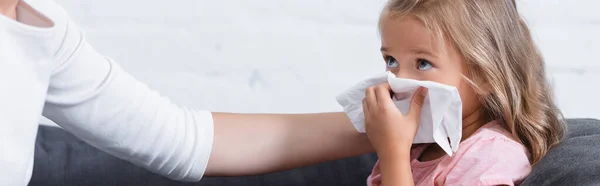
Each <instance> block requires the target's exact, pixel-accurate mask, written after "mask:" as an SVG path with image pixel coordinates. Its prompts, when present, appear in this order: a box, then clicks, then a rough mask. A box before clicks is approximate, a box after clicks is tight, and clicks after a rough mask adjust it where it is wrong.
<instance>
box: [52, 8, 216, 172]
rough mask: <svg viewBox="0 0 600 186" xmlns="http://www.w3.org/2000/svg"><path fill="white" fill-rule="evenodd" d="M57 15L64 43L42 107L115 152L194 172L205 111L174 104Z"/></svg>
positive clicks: (206, 144) (207, 147) (207, 117)
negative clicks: (101, 52)
mask: <svg viewBox="0 0 600 186" xmlns="http://www.w3.org/2000/svg"><path fill="white" fill-rule="evenodd" d="M61 21H62V22H61ZM55 22H56V24H57V25H59V26H60V25H62V26H60V27H62V28H61V31H60V32H59V33H61V34H59V35H62V36H57V37H59V39H57V40H61V42H60V43H62V44H61V45H60V46H57V52H56V55H55V62H56V64H57V65H56V66H55V67H54V69H53V71H52V74H51V79H50V85H49V89H48V94H47V98H46V103H45V106H44V110H43V115H44V116H45V117H47V118H49V119H51V120H53V121H54V122H55V123H57V124H58V125H60V126H61V127H62V128H64V129H65V130H67V131H69V132H71V133H72V134H74V135H75V136H77V137H78V138H80V139H82V140H83V141H85V142H87V143H89V144H91V145H92V146H94V147H96V148H98V149H101V150H103V151H105V152H107V153H109V154H112V155H114V156H116V157H118V158H121V159H124V160H127V161H130V162H132V163H134V164H136V165H138V166H141V167H144V168H146V169H148V170H150V171H152V172H155V173H158V174H161V175H164V176H167V177H169V178H171V179H175V180H181V181H198V180H200V179H201V178H202V175H203V173H204V171H205V169H206V166H207V163H208V159H209V155H210V151H211V149H212V143H213V135H214V131H213V118H212V114H211V112H209V111H199V110H190V109H187V108H185V107H182V106H178V105H175V104H173V103H172V102H171V101H170V100H169V99H168V98H165V97H161V96H160V95H159V94H158V93H157V92H155V91H153V90H151V89H150V88H149V87H148V86H146V85H145V84H143V83H141V82H140V81H138V80H136V79H135V78H134V77H132V76H131V75H129V74H128V73H126V72H125V71H124V70H123V69H122V68H120V67H119V65H118V64H117V63H115V62H114V61H113V60H111V59H110V58H107V57H105V56H102V55H100V54H99V53H98V52H97V51H95V50H94V48H92V47H91V46H90V44H88V42H86V40H85V37H84V34H83V33H82V32H81V31H80V29H79V28H77V26H76V25H75V24H74V23H73V22H72V21H71V20H70V19H68V18H67V19H64V20H55Z"/></svg>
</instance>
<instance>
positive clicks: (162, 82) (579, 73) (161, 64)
mask: <svg viewBox="0 0 600 186" xmlns="http://www.w3.org/2000/svg"><path fill="white" fill-rule="evenodd" d="M56 1H58V2H59V3H60V4H62V5H63V6H64V7H65V9H66V10H67V11H68V12H70V14H71V15H72V17H73V18H74V19H75V21H76V22H77V23H78V24H79V25H80V26H81V27H82V28H83V29H84V30H85V31H86V33H87V36H88V40H89V41H90V42H91V43H92V44H93V45H94V46H95V47H96V49H97V50H98V51H100V52H101V53H103V54H105V55H107V56H110V57H112V58H114V59H115V60H116V61H118V62H119V63H120V64H121V65H122V66H123V67H124V68H125V69H126V70H128V71H129V72H130V73H131V74H133V75H134V76H135V77H137V78H138V79H140V80H142V81H143V82H145V83H147V84H149V85H150V86H151V87H152V88H155V89H157V90H158V91H160V92H161V93H162V94H163V95H166V96H168V97H170V98H172V99H173V100H174V101H175V102H176V103H179V104H183V105H186V106H188V107H192V108H198V109H210V110H214V111H229V112H323V111H339V110H341V108H340V107H339V106H338V105H337V103H336V102H335V99H334V97H335V96H336V95H337V94H338V93H339V92H340V91H342V90H344V89H346V88H347V87H349V86H351V85H353V84H354V83H356V82H357V81H358V80H360V79H362V78H364V77H368V76H371V75H373V74H375V73H378V72H381V71H382V70H383V69H382V68H381V67H382V66H381V63H382V62H381V57H380V54H379V51H378V49H379V38H378V35H377V30H376V23H377V18H378V14H379V12H380V10H381V8H382V5H383V2H384V1H383V0H253V1H247V0H228V1H217V0H171V1H164V0H101V1H100V0H85V1H81V0H56ZM519 6H520V7H521V9H522V13H523V14H525V16H526V18H527V20H528V22H529V24H530V25H531V26H532V29H533V30H534V32H535V38H536V39H537V40H538V43H539V46H540V48H541V50H542V52H543V53H544V55H545V57H546V59H547V63H548V66H549V73H550V74H549V75H550V76H551V77H552V78H553V81H554V83H555V86H556V95H557V98H558V102H559V105H560V107H561V108H562V109H563V112H564V113H565V115H566V116H567V117H593V118H600V111H597V109H596V107H597V106H598V105H600V98H598V96H599V95H600V88H598V87H597V85H599V83H598V81H600V74H599V73H600V63H598V62H599V61H600V60H599V59H600V36H599V34H600V10H599V9H598V7H600V2H599V1H596V0H577V1H559V0H526V1H524V2H520V4H519Z"/></svg>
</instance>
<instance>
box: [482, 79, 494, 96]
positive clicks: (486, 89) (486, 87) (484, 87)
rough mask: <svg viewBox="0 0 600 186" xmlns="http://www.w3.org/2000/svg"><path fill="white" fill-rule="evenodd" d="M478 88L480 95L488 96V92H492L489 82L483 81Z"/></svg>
mask: <svg viewBox="0 0 600 186" xmlns="http://www.w3.org/2000/svg"><path fill="white" fill-rule="evenodd" d="M479 88H480V90H479V91H480V92H479V94H481V95H482V96H488V95H490V93H492V85H491V84H490V83H489V82H485V83H483V85H481V86H480V87H479Z"/></svg>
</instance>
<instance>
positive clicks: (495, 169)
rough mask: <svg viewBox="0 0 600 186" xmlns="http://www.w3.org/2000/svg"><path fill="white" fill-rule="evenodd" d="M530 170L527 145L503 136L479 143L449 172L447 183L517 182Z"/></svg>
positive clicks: (489, 184)
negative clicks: (524, 145) (525, 146)
mask: <svg viewBox="0 0 600 186" xmlns="http://www.w3.org/2000/svg"><path fill="white" fill-rule="evenodd" d="M530 171H531V165H530V163H529V159H528V158H527V153H526V150H525V149H524V147H523V146H522V145H521V144H519V143H517V142H515V141H512V140H509V139H506V138H504V137H495V138H492V139H487V140H485V141H481V142H478V143H476V145H473V146H472V147H470V148H469V150H468V151H467V152H465V153H464V154H463V156H462V157H460V160H459V161H458V162H457V164H456V165H455V166H454V168H453V169H452V171H450V172H449V173H448V175H447V176H446V180H445V185H481V186H492V185H511V186H512V185H515V184H518V183H520V182H521V181H522V180H523V179H524V178H525V177H526V176H527V175H528V174H529V172H530Z"/></svg>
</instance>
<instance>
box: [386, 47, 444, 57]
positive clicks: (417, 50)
mask: <svg viewBox="0 0 600 186" xmlns="http://www.w3.org/2000/svg"><path fill="white" fill-rule="evenodd" d="M380 50H381V51H382V52H388V51H389V49H388V48H387V47H383V46H382V47H381V49H380ZM408 51H409V52H411V53H413V54H421V55H428V56H431V57H438V55H437V54H435V53H433V52H430V51H429V50H425V49H422V48H411V49H409V50H408Z"/></svg>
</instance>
